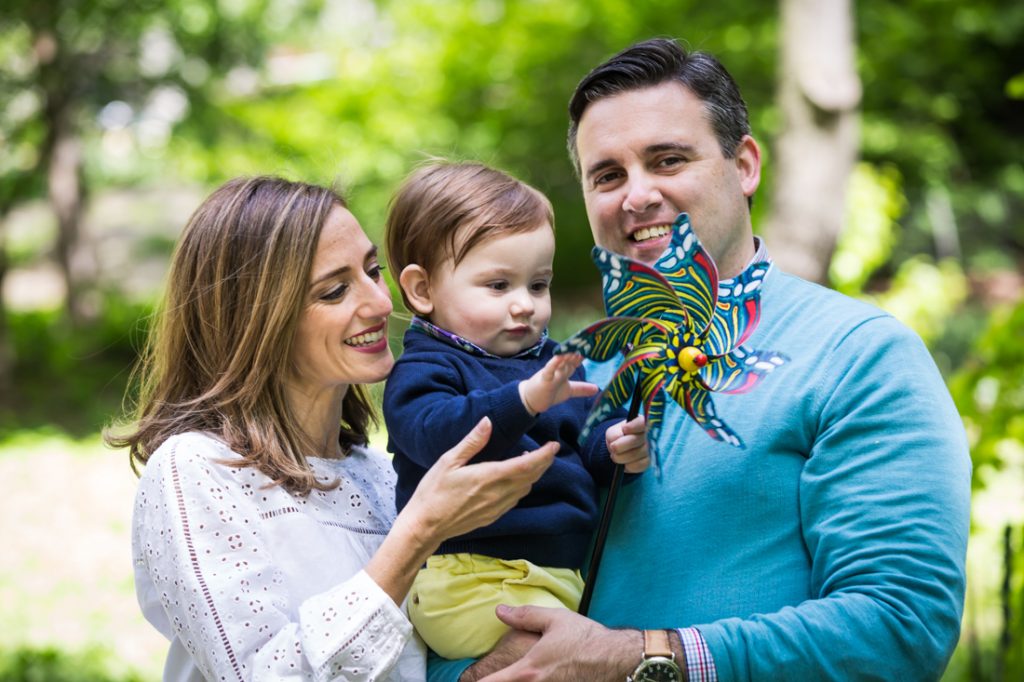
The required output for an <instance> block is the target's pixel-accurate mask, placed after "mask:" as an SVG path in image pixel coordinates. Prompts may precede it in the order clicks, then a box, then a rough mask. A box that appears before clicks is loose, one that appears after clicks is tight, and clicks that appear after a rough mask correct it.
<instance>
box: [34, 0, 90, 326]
mask: <svg viewBox="0 0 1024 682" xmlns="http://www.w3.org/2000/svg"><path fill="white" fill-rule="evenodd" d="M49 9H51V10H52V8H49ZM39 11H40V12H42V10H39ZM55 20H56V16H55V15H51V14H45V13H44V14H43V16H42V18H41V19H39V26H40V28H37V33H36V37H35V41H34V42H35V45H34V47H35V52H36V57H37V59H38V61H39V82H40V84H41V85H42V89H43V92H44V95H45V103H44V106H43V116H44V119H45V125H46V138H45V140H44V141H43V147H42V152H41V156H42V159H41V160H42V162H43V164H44V167H45V169H46V185H47V194H48V195H49V199H50V206H51V207H52V209H53V213H54V216H55V217H56V219H57V242H56V244H55V248H54V254H55V256H56V260H57V265H58V267H59V268H60V271H61V275H62V276H63V278H64V287H65V290H66V294H65V304H66V308H67V313H68V316H69V317H70V319H71V321H72V323H74V324H78V323H80V322H82V320H83V319H84V317H85V313H84V310H83V308H82V300H81V295H80V294H81V291H80V284H81V282H80V279H81V278H80V277H79V276H78V275H79V273H78V272H77V271H76V267H75V260H76V259H75V254H76V250H77V247H78V241H79V234H80V232H81V224H82V209H83V201H82V190H83V188H82V150H81V142H80V141H79V139H78V130H77V127H76V121H75V110H76V103H77V97H78V88H77V87H76V84H77V79H76V74H77V71H76V69H79V68H81V65H80V64H76V59H75V56H74V55H71V54H69V53H66V46H64V45H61V44H60V43H59V41H58V38H57V33H56V31H55V30H54V29H52V28H51V26H52V24H53V22H55ZM62 50H64V52H62Z"/></svg>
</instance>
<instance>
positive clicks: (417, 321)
mask: <svg viewBox="0 0 1024 682" xmlns="http://www.w3.org/2000/svg"><path fill="white" fill-rule="evenodd" d="M409 329H415V330H417V331H420V332H423V333H424V334H426V335H427V336H432V337H433V338H435V339H438V340H439V341H444V342H445V343H448V344H450V345H452V346H455V347H456V348H458V349H459V350H463V351H465V352H467V353H469V354H470V355H476V356H479V357H482V358H499V359H506V360H509V359H514V358H535V357H538V356H539V355H540V352H541V350H542V349H543V348H544V342H545V341H547V340H548V330H547V329H545V330H544V331H543V333H541V335H540V340H538V341H537V343H535V344H533V345H532V346H530V347H529V348H526V349H524V350H521V351H519V352H518V353H516V354H515V355H509V356H504V357H503V356H501V355H495V354H494V353H489V352H487V351H485V350H484V349H483V348H481V347H480V346H478V345H476V344H475V343H473V342H472V341H468V340H466V339H464V338H462V337H461V336H459V335H458V334H456V333H454V332H450V331H448V330H447V329H442V328H441V327H438V326H437V325H436V324H434V323H433V322H431V321H430V320H427V319H425V318H422V317H420V316H419V315H415V316H413V318H412V322H410V323H409Z"/></svg>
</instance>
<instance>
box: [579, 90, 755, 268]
mask: <svg viewBox="0 0 1024 682" xmlns="http://www.w3.org/2000/svg"><path fill="white" fill-rule="evenodd" d="M576 147H577V151H578V152H579V158H580V169H581V175H582V181H583V198H584V201H585V202H586V206H587V216H588V218H589V219H590V229H591V231H592V232H593V234H594V242H595V243H597V244H598V245H600V246H603V247H605V248H606V249H609V250H611V251H614V252H616V253H620V254H623V255H626V256H629V257H630V258H633V259H635V260H639V261H642V262H644V263H648V264H650V263H654V261H656V260H657V259H658V256H660V255H661V252H662V251H664V249H665V247H666V246H667V245H668V243H669V241H670V239H671V234H670V227H671V225H672V222H673V221H674V220H675V218H676V216H677V215H678V214H679V213H680V212H683V211H685V212H687V213H689V214H690V221H691V224H692V226H693V229H694V230H695V231H696V233H697V236H698V237H700V240H701V241H702V242H703V244H704V246H705V247H706V248H707V249H708V250H709V251H710V253H711V255H712V256H713V257H714V258H715V261H716V262H717V264H718V269H719V274H720V276H721V277H722V278H727V277H732V276H735V275H737V274H739V273H740V272H741V271H742V270H743V269H744V268H745V267H746V265H747V263H748V262H749V260H750V258H752V257H753V255H754V246H753V238H752V231H751V225H750V211H749V208H748V206H747V197H749V196H751V195H752V194H753V193H754V190H756V189H757V186H758V183H759V182H760V177H761V158H760V150H759V149H758V147H757V143H756V142H754V139H753V138H751V137H750V136H749V135H748V136H746V137H744V138H743V141H741V142H740V145H739V148H738V149H737V150H736V155H735V157H734V158H731V159H729V158H726V157H725V156H724V155H723V154H722V150H721V148H720V147H719V145H718V139H717V138H716V137H715V134H714V132H713V130H712V128H711V124H710V123H709V121H708V119H707V116H706V114H705V109H704V105H703V103H702V102H701V101H700V100H699V99H698V98H697V97H696V96H695V95H694V94H693V93H692V92H690V90H688V89H687V88H685V87H684V86H682V85H681V84H679V83H677V82H668V83H662V84H661V85H657V86H653V87H649V88H644V89H642V90H631V91H628V92H624V93H621V94H618V95H614V96H612V97H606V98H604V99H600V100H598V101H596V102H594V103H593V104H591V105H590V106H589V107H587V109H586V111H585V112H584V113H583V117H582V118H581V119H580V124H579V132H578V136H577V139H576Z"/></svg>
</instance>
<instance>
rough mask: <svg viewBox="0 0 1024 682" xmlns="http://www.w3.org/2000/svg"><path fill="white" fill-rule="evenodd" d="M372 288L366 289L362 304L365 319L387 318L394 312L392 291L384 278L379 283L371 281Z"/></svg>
mask: <svg viewBox="0 0 1024 682" xmlns="http://www.w3.org/2000/svg"><path fill="white" fill-rule="evenodd" d="M370 282H371V284H372V286H369V287H367V288H366V292H367V293H366V294H365V296H366V297H365V299H364V300H363V303H362V308H363V313H362V314H363V316H364V317H387V316H388V315H390V314H391V311H392V310H394V305H392V303H391V290H390V289H388V284H387V282H385V281H384V278H383V277H382V278H381V279H380V280H379V281H376V282H374V281H373V280H370Z"/></svg>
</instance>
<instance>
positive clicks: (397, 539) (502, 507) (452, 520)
mask: <svg viewBox="0 0 1024 682" xmlns="http://www.w3.org/2000/svg"><path fill="white" fill-rule="evenodd" d="M490 437H491V420H490V419H487V418H486V417H485V418H484V419H482V420H480V423H478V424H477V425H476V426H475V427H473V430H472V431H470V432H469V434H467V435H466V437H465V438H463V439H462V440H461V441H460V442H459V443H458V445H456V446H455V447H453V448H452V449H451V450H449V451H448V452H446V453H445V454H443V455H441V458H440V459H438V460H437V462H436V463H435V464H434V466H432V467H431V468H430V470H429V471H428V472H427V474H426V475H425V476H424V477H423V479H422V480H421V481H420V484H419V485H418V486H417V487H416V492H415V493H413V496H412V497H411V498H410V499H409V502H408V504H406V506H405V508H404V509H403V510H402V512H401V513H400V514H399V515H398V518H397V519H395V523H394V525H393V526H392V527H391V532H390V533H388V536H387V538H385V540H384V543H383V544H381V546H380V549H378V550H377V553H376V554H375V555H374V556H373V558H372V559H371V560H370V562H369V563H368V564H367V565H366V572H367V573H368V574H369V575H370V577H372V578H373V579H374V580H375V581H376V583H377V584H378V585H380V586H381V588H382V589H383V590H384V591H385V592H387V593H388V594H389V595H390V596H391V598H392V599H394V600H395V602H396V603H400V602H401V601H402V600H403V599H405V595H406V594H407V593H408V592H409V588H410V587H411V586H412V581H413V578H414V577H416V572H417V571H418V570H419V569H420V567H421V566H422V565H423V563H424V562H425V561H426V560H427V558H428V557H429V556H430V555H431V554H433V553H434V551H435V550H436V549H437V548H438V546H439V545H440V544H441V542H442V541H443V540H446V539H447V538H450V537H452V536H455V535H462V534H463V533H468V532H469V531H471V530H473V529H475V528H479V527H481V526H486V525H487V524H489V523H491V522H493V521H495V520H496V519H498V517H500V516H501V515H502V514H504V513H505V512H507V511H508V510H509V509H511V508H512V507H514V506H515V505H516V503H517V502H519V500H520V499H521V498H522V497H523V496H524V495H526V493H528V492H529V491H530V487H531V486H532V485H533V484H534V483H535V482H536V481H537V479H539V478H540V477H541V475H542V474H543V473H544V472H545V471H546V470H547V468H548V467H549V466H551V462H553V461H554V459H555V454H556V453H557V452H558V443H554V442H552V443H547V444H545V445H543V446H541V447H540V448H538V449H536V450H533V451H532V452H525V453H523V454H522V455H519V456H517V457H512V458H509V459H506V460H503V461H500V462H481V463H479V464H470V463H469V461H470V460H471V459H472V458H473V456H474V455H476V454H477V453H478V452H480V450H481V448H483V446H484V445H485V444H486V443H487V441H488V439H489V438H490Z"/></svg>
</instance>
